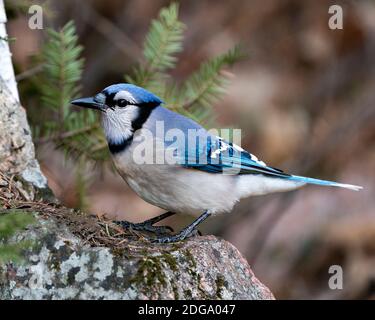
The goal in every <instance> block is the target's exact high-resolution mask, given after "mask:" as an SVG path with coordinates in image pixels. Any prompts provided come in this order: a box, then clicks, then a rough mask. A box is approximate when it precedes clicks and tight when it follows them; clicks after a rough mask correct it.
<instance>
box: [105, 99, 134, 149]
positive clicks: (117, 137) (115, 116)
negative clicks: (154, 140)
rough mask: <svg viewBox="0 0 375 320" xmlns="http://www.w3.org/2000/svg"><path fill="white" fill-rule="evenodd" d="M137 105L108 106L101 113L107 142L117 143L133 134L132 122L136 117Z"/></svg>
mask: <svg viewBox="0 0 375 320" xmlns="http://www.w3.org/2000/svg"><path fill="white" fill-rule="evenodd" d="M138 115H139V107H137V106H133V105H128V106H126V107H124V108H119V107H115V108H114V109H113V110H112V109H110V108H108V109H107V110H106V112H103V113H102V126H103V130H104V133H105V136H106V138H107V141H108V142H111V143H114V144H118V143H122V142H123V141H124V140H127V139H128V138H130V137H131V136H132V135H133V127H132V122H133V121H134V120H136V119H137V118H138Z"/></svg>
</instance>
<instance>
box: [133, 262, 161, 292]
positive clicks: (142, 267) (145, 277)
mask: <svg viewBox="0 0 375 320" xmlns="http://www.w3.org/2000/svg"><path fill="white" fill-rule="evenodd" d="M130 282H131V283H134V284H137V285H138V286H144V287H146V288H145V289H147V291H148V292H149V289H158V288H160V287H165V286H166V280H165V274H164V272H163V265H162V262H161V261H160V256H155V257H150V256H146V257H144V258H143V259H142V260H140V261H139V263H138V270H137V272H136V274H135V276H134V277H133V278H132V279H131V280H130Z"/></svg>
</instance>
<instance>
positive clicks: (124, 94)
mask: <svg viewBox="0 0 375 320" xmlns="http://www.w3.org/2000/svg"><path fill="white" fill-rule="evenodd" d="M120 99H124V100H126V101H128V102H129V103H131V104H137V103H138V101H137V99H135V98H134V96H133V95H132V94H131V93H130V92H129V91H125V90H121V91H119V92H117V93H116V94H115V96H114V97H113V100H115V101H116V100H120Z"/></svg>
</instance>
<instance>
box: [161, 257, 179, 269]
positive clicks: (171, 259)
mask: <svg viewBox="0 0 375 320" xmlns="http://www.w3.org/2000/svg"><path fill="white" fill-rule="evenodd" d="M162 258H163V259H164V260H165V262H166V263H167V264H168V266H169V268H170V269H171V270H172V271H175V272H176V271H178V266H177V260H176V258H175V257H174V256H173V255H172V254H171V253H169V252H165V253H163V254H162Z"/></svg>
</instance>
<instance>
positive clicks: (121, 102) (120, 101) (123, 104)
mask: <svg viewBox="0 0 375 320" xmlns="http://www.w3.org/2000/svg"><path fill="white" fill-rule="evenodd" d="M117 105H118V106H119V107H120V108H124V107H126V106H127V105H128V102H127V101H126V100H125V99H120V100H118V101H117Z"/></svg>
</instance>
